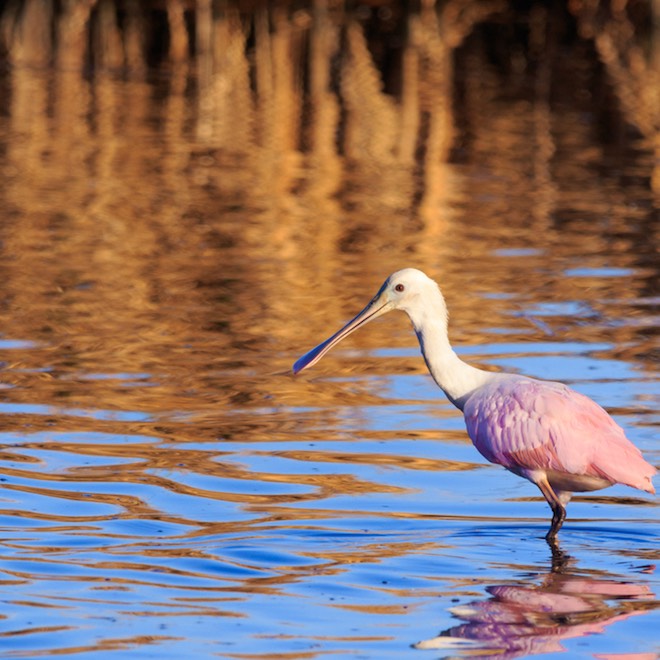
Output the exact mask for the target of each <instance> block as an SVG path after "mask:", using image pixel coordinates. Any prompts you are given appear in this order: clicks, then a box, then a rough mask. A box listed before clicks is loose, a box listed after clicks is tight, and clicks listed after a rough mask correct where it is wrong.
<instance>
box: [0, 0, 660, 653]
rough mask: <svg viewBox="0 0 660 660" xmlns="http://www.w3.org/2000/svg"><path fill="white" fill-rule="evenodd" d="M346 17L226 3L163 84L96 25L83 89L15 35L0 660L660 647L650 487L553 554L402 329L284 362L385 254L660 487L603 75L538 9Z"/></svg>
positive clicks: (635, 232) (4, 229)
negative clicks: (311, 358) (559, 389)
mask: <svg viewBox="0 0 660 660" xmlns="http://www.w3.org/2000/svg"><path fill="white" fill-rule="evenodd" d="M107 5H108V3H106V5H105V6H107ZM81 6H82V5H81ZM322 6H323V3H317V10H318V8H322ZM448 6H450V7H451V5H448ZM480 6H481V5H480ZM482 9H483V7H482ZM62 11H64V9H62ZM365 11H366V10H364V11H362V13H359V14H358V16H357V18H355V17H353V18H352V17H351V16H350V15H347V16H343V17H337V16H335V15H334V14H332V12H331V14H330V15H327V14H325V13H324V12H323V11H320V10H319V11H316V13H315V12H309V13H305V12H294V13H292V14H291V15H289V14H287V13H286V12H279V13H278V12H274V13H273V14H270V15H267V14H264V13H263V12H262V13H261V14H256V15H254V16H252V17H250V19H249V21H248V22H247V23H245V21H244V22H243V23H240V21H239V22H237V17H236V16H235V15H234V14H232V13H231V12H229V13H228V14H227V15H226V16H224V15H223V17H216V20H215V23H214V26H215V29H216V30H217V31H218V32H217V34H218V35H219V36H218V39H223V40H224V41H221V43H223V44H225V45H226V46H227V48H226V49H224V50H222V52H221V53H220V54H218V53H217V52H215V53H213V52H211V53H204V52H203V49H202V46H203V44H202V43H198V48H199V49H200V50H199V52H198V53H197V59H196V60H195V61H194V62H188V61H187V60H185V58H184V61H183V63H182V61H180V59H178V57H177V56H176V52H179V55H181V52H180V51H176V52H175V51H171V52H170V53H169V55H168V57H169V59H168V58H167V57H165V60H166V61H164V62H161V63H160V66H159V67H158V68H157V69H150V68H149V66H150V65H151V64H152V63H151V62H149V61H147V62H144V61H141V63H142V65H143V68H142V69H140V68H139V67H137V68H136V66H135V61H134V59H133V60H132V59H131V58H130V57H129V55H128V54H126V53H129V50H127V49H126V48H125V49H124V50H122V49H121V48H118V47H117V46H116V44H117V43H120V44H121V43H123V44H129V43H132V42H129V41H128V40H127V37H126V30H128V27H130V21H131V20H133V19H132V18H131V16H128V17H127V18H126V17H125V19H124V20H125V22H124V23H122V24H121V25H118V24H114V23H113V21H112V17H111V15H110V18H108V15H107V12H106V13H103V12H101V11H99V13H98V14H94V17H93V20H94V21H96V23H94V25H95V26H96V27H95V28H94V30H96V32H94V34H96V37H95V38H96V39H97V40H98V39H99V37H98V35H99V34H101V35H106V37H107V39H105V41H103V40H102V39H101V41H102V42H103V44H105V45H104V46H103V47H101V45H99V43H97V42H94V43H95V44H96V45H95V46H94V47H95V48H96V50H95V51H94V53H93V54H92V55H93V56H92V55H90V54H87V56H86V57H87V58H88V59H87V60H85V62H86V64H87V65H89V64H90V62H91V63H93V64H94V70H93V71H90V70H89V68H85V67H84V66H82V65H81V60H80V59H78V60H76V59H75V58H76V57H79V56H80V55H81V53H82V52H83V51H84V44H83V46H81V48H82V49H83V50H81V51H76V50H75V49H76V42H75V41H66V42H65V41H62V42H61V43H60V47H59V50H57V49H56V50H55V51H54V60H55V61H54V62H51V60H50V59H49V60H48V61H46V62H44V61H37V60H35V57H36V55H37V54H39V53H42V52H43V51H42V50H39V48H36V49H35V48H34V46H30V42H29V40H27V39H26V38H22V39H23V40H22V41H21V38H19V36H20V35H21V34H23V35H25V34H32V32H24V33H21V32H20V31H15V32H12V33H11V34H14V35H19V36H15V37H14V38H15V39H16V40H17V41H16V42H12V43H11V44H10V46H11V48H10V49H9V50H8V57H7V60H8V62H9V65H8V66H7V67H6V68H5V69H4V74H3V78H2V87H3V89H4V90H6V94H5V95H4V96H3V100H2V101H1V102H0V103H2V104H3V106H2V112H1V113H0V144H1V145H2V149H0V154H1V155H0V176H1V177H2V180H3V181H4V186H3V188H2V190H0V232H1V233H0V253H1V256H2V258H1V259H0V264H1V265H0V268H1V271H2V277H1V278H0V330H1V331H2V336H1V337H0V363H1V365H2V371H1V374H0V376H1V377H0V383H1V388H0V420H1V422H2V427H1V428H0V442H1V445H0V459H1V463H0V473H1V475H0V598H1V599H2V608H1V609H0V648H2V655H3V657H8V658H10V657H13V658H38V657H46V656H51V655H52V656H58V657H80V658H86V657H89V658H108V659H110V658H119V657H122V658H145V657H156V656H157V657H162V658H170V657H171V658H181V657H195V658H206V657H223V658H274V657H281V658H287V659H289V658H290V659H293V658H301V659H302V658H321V657H326V656H329V657H346V658H349V657H350V658H358V657H359V658H379V659H380V658H402V657H434V658H435V657H456V656H461V655H463V656H472V655H477V656H479V657H489V658H500V659H504V658H514V657H526V656H531V655H535V654H544V657H557V658H559V657H570V658H594V657H598V658H605V657H607V658H613V657H622V656H625V657H634V658H636V660H642V659H646V658H653V657H655V656H656V654H657V653H658V651H659V650H660V646H659V644H658V637H657V635H656V634H655V633H654V631H657V630H658V629H659V628H660V613H659V611H658V603H659V601H658V591H659V589H660V581H659V580H658V568H657V566H658V563H659V561H660V550H659V548H660V544H659V541H660V535H659V533H658V529H659V528H658V522H659V521H660V518H659V514H658V501H657V499H656V498H655V497H653V496H649V495H647V494H644V493H640V492H638V491H633V490H631V489H628V488H625V487H615V488H611V489H609V490H606V491H601V492H598V493H594V494H591V495H584V496H582V495H581V496H577V497H575V499H574V500H573V501H572V503H571V504H570V506H569V518H568V521H567V522H566V524H565V526H564V528H563V529H562V532H561V537H560V547H559V549H555V550H554V551H553V549H552V548H550V547H549V546H548V545H547V544H546V542H545V540H544V538H543V537H544V535H545V532H546V530H547V527H548V525H549V520H550V512H549V509H548V507H547V505H546V503H545V502H544V501H543V499H542V497H541V496H540V493H538V491H537V490H536V489H535V488H534V487H533V486H532V485H531V484H528V483H527V482H524V481H522V480H520V479H518V478H516V477H514V476H513V475H511V474H509V473H507V472H505V471H504V470H503V469H501V468H499V467H497V466H493V465H490V464H487V463H486V462H485V461H484V460H483V459H482V458H481V456H480V455H479V454H478V453H477V452H476V450H475V449H474V448H473V447H472V445H471V444H470V442H469V440H468V439H467V436H466V434H465V430H464V425H463V421H462V418H461V416H460V413H459V412H458V411H457V410H455V409H454V408H453V407H452V406H451V405H450V404H449V403H448V402H447V401H446V400H445V399H444V397H443V395H442V392H440V391H439V390H438V389H437V387H436V386H435V385H434V384H433V382H432V381H431V379H430V377H429V376H428V374H427V372H426V368H425V366H424V364H423V361H422V359H421V357H420V356H419V352H418V348H417V346H416V343H415V338H414V336H413V334H412V332H411V331H410V328H409V326H408V321H407V319H406V318H405V317H404V316H403V315H391V316H388V317H387V318H385V319H383V320H382V321H379V322H378V323H374V324H373V325H370V326H369V327H368V328H365V329H363V330H362V331H361V332H358V333H356V334H355V335H353V336H352V337H351V339H350V340H347V341H346V342H344V343H343V344H342V345H341V347H339V348H338V349H336V350H335V351H333V352H332V353H330V354H329V355H328V356H327V357H325V358H324V360H323V361H322V362H321V363H319V365H317V366H315V367H314V368H313V369H312V370H310V371H309V372H305V373H304V374H302V375H301V376H299V377H295V378H294V377H293V376H292V374H291V372H290V367H291V364H292V363H293V361H294V360H295V359H296V358H297V357H298V356H299V355H301V354H302V353H303V352H305V351H306V350H308V349H309V348H311V347H312V346H314V345H315V344H316V343H318V342H320V341H321V340H322V339H324V338H325V337H327V336H328V335H329V334H330V333H332V332H334V331H335V330H337V329H338V328H339V327H340V326H341V325H342V324H343V323H344V322H345V321H346V320H347V319H348V318H349V317H351V316H353V315H354V314H355V313H356V312H357V311H359V310H360V309H361V308H362V307H363V306H364V304H366V303H367V302H368V301H369V300H370V298H371V296H372V295H373V294H374V293H375V291H376V290H377V288H378V287H379V286H380V284H381V281H382V280H383V279H384V277H385V276H386V275H387V274H389V273H390V272H391V271H393V270H395V269H397V268H401V267H405V266H414V267H417V268H421V269H423V270H425V271H426V272H427V273H429V274H430V275H431V276H433V277H435V278H437V279H438V281H439V282H440V283H441V286H442V289H443V291H444V293H445V295H446V298H447V301H448V304H449V308H450V312H451V328H450V329H451V336H452V340H453V341H454V343H455V344H456V347H457V350H458V352H459V354H460V355H461V356H462V357H463V358H464V359H465V360H468V361H469V362H471V363H473V364H475V365H479V366H481V367H484V368H487V369H492V370H505V371H511V372H517V373H525V374H528V375H532V376H538V377H541V378H550V379H560V380H562V381H564V382H567V383H569V384H570V385H571V386H573V387H575V388H576V389H578V390H579V391H581V392H584V393H585V394H587V395H589V396H592V397H593V398H595V399H596V400H597V401H598V402H599V403H600V404H601V405H603V406H604V407H605V408H607V409H608V410H609V411H610V412H611V413H612V414H613V415H614V417H615V419H616V420H617V421H618V422H619V423H620V424H621V425H622V426H623V427H624V429H625V430H626V433H627V435H628V437H629V438H630V439H631V440H632V441H633V442H634V443H635V444H636V445H637V446H638V447H640V449H641V450H642V451H643V452H644V454H645V456H646V457H647V459H648V460H649V461H650V462H651V463H653V464H655V465H660V449H659V446H658V441H657V425H658V419H657V401H658V394H659V390H658V386H657V383H656V372H655V366H656V365H657V362H656V360H657V352H656V351H657V344H656V336H657V305H658V288H657V282H658V262H657V254H656V247H657V233H654V232H657V223H656V222H655V220H657V217H658V210H659V209H660V205H659V201H658V200H659V199H660V197H658V193H657V186H656V183H657V171H655V170H657V167H658V165H657V162H658V161H657V160H654V155H653V149H654V146H653V145H654V143H653V141H652V136H650V135H649V133H648V126H649V124H648V121H646V119H645V115H644V114H643V112H641V111H639V112H637V110H636V106H634V104H633V105H632V106H631V105H630V103H629V100H630V99H629V96H628V97H626V92H627V90H626V88H625V85H626V81H627V80H629V79H627V78H626V79H621V78H617V77H616V75H613V73H612V72H611V71H610V70H609V69H608V68H607V65H606V64H603V61H601V60H602V56H603V54H602V53H601V52H600V51H598V48H597V46H598V44H596V45H594V42H593V41H592V40H590V39H588V38H586V37H585V38H582V37H579V36H578V35H577V33H576V32H573V33H571V32H570V31H569V33H568V34H564V35H563V37H561V38H560V37H559V35H558V33H557V32H556V31H553V30H548V31H547V33H546V32H544V31H541V33H536V32H534V30H538V29H539V21H540V24H541V25H546V26H547V25H553V23H552V20H554V19H552V17H549V16H547V15H546V14H544V13H543V11H541V13H538V12H537V13H534V12H532V14H530V15H529V16H525V17H523V18H522V19H520V25H524V26H528V27H529V26H531V27H530V28H529V29H530V30H532V32H534V34H535V35H536V36H535V37H534V38H535V39H536V38H539V34H545V35H546V36H545V37H544V38H547V39H548V40H550V41H549V42H548V44H546V45H549V46H552V47H551V48H540V50H539V43H538V42H537V41H534V39H532V37H530V38H529V41H526V40H525V39H522V41H516V42H515V44H513V45H512V44H511V35H510V33H509V32H508V27H507V25H509V23H507V21H506V20H503V19H502V18H501V17H500V18H497V17H495V16H494V15H493V14H492V13H491V10H488V11H486V10H484V11H482V13H481V14H479V13H477V14H475V15H474V16H472V15H471V14H470V15H469V16H468V17H467V18H466V17H463V18H461V19H460V20H459V18H457V16H455V15H454V14H452V13H451V12H448V13H444V14H443V13H440V14H438V16H439V18H438V17H437V16H436V15H435V14H433V13H431V14H428V13H426V14H424V15H422V16H420V15H418V14H415V13H414V12H412V13H410V14H408V13H406V14H404V15H402V16H398V15H397V16H394V18H392V17H391V16H390V15H389V14H387V13H386V12H381V13H380V14H377V18H378V21H380V23H379V24H378V21H376V27H374V22H373V21H374V20H375V19H373V16H376V14H374V15H371V16H372V19H373V20H372V22H371V23H369V21H368V20H367V18H368V17H369V16H370V14H369V12H367V13H366V14H365ZM470 16H471V18H470ZM264 17H265V18H266V19H267V20H266V22H265V23H264ZM14 18H15V17H14ZM14 18H12V20H14ZM65 18H71V17H70V16H68V17H65ZM133 18H134V17H133ZM505 18H506V16H505ZM508 18H511V17H510V16H509V17H508ZM395 19H396V20H400V21H403V22H404V23H405V24H406V25H408V27H409V29H410V31H409V32H408V33H407V34H408V37H406V38H403V37H402V36H401V34H399V36H398V37H396V38H394V36H392V32H387V29H390V28H391V26H392V25H394V24H395V23H392V21H394V20H395ZM3 20H9V19H8V18H7V16H6V15H5V16H4V18H3ZM16 20H24V21H25V22H26V25H27V26H28V27H29V23H28V21H29V20H37V18H35V16H34V15H31V14H30V13H29V12H28V11H26V12H25V14H24V15H23V18H22V19H16ZM170 20H171V21H175V14H172V15H170ZM566 20H568V19H566ZM571 20H573V19H571ZM575 20H576V21H578V22H577V23H575V24H573V23H572V22H570V21H569V25H572V26H573V28H575V29H577V28H576V26H578V27H580V28H581V30H582V32H583V33H586V32H585V31H586V28H587V27H588V25H587V23H588V19H587V18H585V17H584V16H583V17H582V18H581V19H579V20H578V19H575ZM580 20H581V21H582V22H580ZM250 21H252V22H250ZM461 21H463V22H461ZM368 24H369V25H371V28H370V29H371V32H369V31H368V30H367V25H368ZM396 24H397V25H399V24H398V23H396ZM57 25H58V26H59V27H58V29H64V27H62V26H63V25H65V22H64V20H62V21H61V22H60V23H58V24H57ZM173 25H174V23H173ZM241 25H243V26H245V25H249V29H247V30H246V29H245V28H244V27H241ZM388 26H390V28H388ZM376 28H378V29H380V30H384V32H383V33H382V34H384V35H385V36H381V37H379V36H378V34H380V33H379V32H378V30H377V29H376ZM122 30H123V31H122ZM416 30H417V31H418V32H415V31H416ZM438 31H440V32H438ZM367 33H368V34H370V35H371V36H370V37H369V39H370V41H369V40H368V39H367V38H366V36H365V35H366V34H367ZM440 33H441V34H443V35H444V38H445V41H440V42H438V40H437V38H436V37H437V35H438V34H440ZM6 34H10V33H9V32H7V33H6ZM172 34H178V33H176V32H175V31H173V32H172ZM397 34H398V33H397ZM534 34H532V36H534ZM388 35H389V36H388ZM415 35H417V36H415ZM434 35H435V37H434ZM553 35H554V36H553ZM179 36H180V34H179ZM395 36H396V35H395ZM3 38H6V37H3ZM114 38H118V39H119V40H120V41H119V42H116V41H113V39H114ZM198 38H200V39H201V37H200V36H199V35H198ZM518 38H520V37H518ZM122 39H124V41H121V40H122ZM379 39H382V41H379ZM553 39H558V40H559V41H553ZM305 40H306V41H305ZM303 41H304V43H305V44H307V47H306V48H307V49H305V48H303V47H302V46H301V44H302V43H303ZM598 43H599V44H600V47H602V43H600V42H598ZM113 44H115V46H113ZM384 44H385V45H384ZM442 44H444V46H443V45H442ZM78 45H80V44H78ZM19 46H20V48H19ZM385 46H386V47H385ZM509 46H510V47H511V50H508V48H509ZM42 47H43V45H42ZM50 47H52V48H55V46H53V45H52V44H51V46H50ZM172 48H174V45H173V46H172ZM76 53H77V54H76ZM118 53H119V55H118V57H119V58H120V59H118V60H116V59H113V57H114V56H117V54H118ZM122 53H123V54H122ZM387 53H389V55H388V56H386V55H387ZM152 55H153V54H152ZM221 55H222V56H223V57H224V59H222V60H221V61H219V60H218V59H217V58H218V57H220V56H221ZM90 57H91V60H89V58H90ZM121 57H126V58H127V59H126V61H123V60H121ZM599 57H601V59H600V60H599ZM30 58H32V59H30ZM305 58H306V59H305ZM388 58H389V59H388ZM392 58H394V60H392ZM397 58H398V59H397ZM42 60H43V58H42ZM88 60H89V61H88ZM391 61H396V62H399V63H401V67H402V68H401V69H397V67H395V66H394V65H392V64H391ZM113 62H114V65H113ZM387 62H390V65H389V66H388V65H387ZM411 62H412V63H413V64H414V66H413V64H411ZM415 63H416V64H415ZM404 65H405V66H404ZM441 65H442V66H441ZM410 67H412V68H410ZM301 71H306V72H307V73H306V74H305V76H303V75H302V74H301ZM395 71H399V74H398V75H399V77H398V78H397V76H396V75H395V73H393V72H395ZM615 73H616V72H615ZM397 80H398V81H399V83H400V84H397V83H396V81H397ZM558 81H561V84H560V83H559V82H558ZM404 83H405V84H404ZM649 84H650V83H649ZM603 99H605V100H604V101H602V100H603ZM621 99H623V101H621ZM626 99H628V101H626ZM600 101H602V103H601V102H600ZM624 101H626V102H624ZM645 107H646V106H645ZM645 122H646V123H645ZM613 127H614V128H613ZM615 129H616V130H615ZM654 168H655V170H654ZM654 177H655V178H654ZM654 182H655V183H654ZM654 190H655V192H654ZM657 485H658V484H657V483H656V486H657Z"/></svg>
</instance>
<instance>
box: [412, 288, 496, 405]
mask: <svg viewBox="0 0 660 660" xmlns="http://www.w3.org/2000/svg"><path fill="white" fill-rule="evenodd" d="M409 316H410V320H411V321H412V324H413V327H414V328H415V333H416V334H417V339H419V345H420V347H421V349H422V355H423V356H424V360H425V361H426V366H427V367H428V369H429V371H430V372H431V376H433V380H435V382H436V383H437V384H438V385H439V386H440V388H441V389H442V391H443V392H444V393H445V394H446V395H447V398H448V399H449V400H450V401H451V402H452V403H453V404H454V405H455V406H456V407H457V408H458V409H459V410H463V406H464V405H465V402H466V401H467V399H468V398H469V396H470V394H472V392H474V390H476V389H477V388H478V387H480V386H481V385H483V384H484V383H486V382H488V381H489V380H491V379H492V378H495V377H496V374H493V373H490V372H488V371H484V370H483V369H477V368H476V367H473V366H471V365H469V364H467V363H466V362H463V360H461V359H460V358H459V357H458V355H456V353H455V352H454V350H453V348H452V347H451V344H450V343H449V336H448V333H447V312H446V308H445V306H444V301H441V304H438V305H437V306H436V307H435V308H434V307H433V306H431V307H429V308H426V309H425V310H422V311H421V312H420V313H418V314H409Z"/></svg>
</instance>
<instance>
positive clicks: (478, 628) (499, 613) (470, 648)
mask: <svg viewBox="0 0 660 660" xmlns="http://www.w3.org/2000/svg"><path fill="white" fill-rule="evenodd" d="M549 545H550V550H551V552H552V563H551V569H550V571H549V572H548V573H547V574H538V575H536V576H534V582H535V584H527V585H524V584H520V583H517V584H499V585H492V586H490V587H488V588H487V589H486V591H488V593H489V594H490V597H489V598H487V599H485V600H477V601H473V602H471V603H468V604H466V605H460V606H458V607H454V608H451V610H450V611H451V613H452V614H453V615H454V616H455V617H457V618H458V619H461V620H462V621H464V623H462V624H461V625H458V626H453V627H452V628H449V629H448V630H445V631H443V632H442V633H440V635H438V636H437V637H434V638H432V639H428V640H424V641H421V642H419V643H417V644H415V648H418V649H445V650H450V649H452V650H454V651H459V650H462V651H463V652H464V653H465V654H466V655H473V654H475V653H476V654H478V655H479V657H481V658H497V659H498V660H506V659H508V658H518V657H521V656H525V655H536V654H540V653H550V652H560V651H565V650H566V649H565V648H564V647H563V646H562V643H561V642H562V640H565V639H571V638H575V637H584V636H585V635H591V634H594V633H602V632H603V631H604V630H605V628H607V626H609V625H611V624H612V623H615V622H617V621H622V620H624V619H627V618H629V617H631V616H634V615H636V614H642V613H643V612H644V611H646V610H648V609H650V608H652V607H654V605H655V599H654V594H653V592H652V591H651V589H650V588H649V587H648V586H647V585H646V584H634V583H631V582H627V581H625V580H623V579H616V578H614V577H609V578H608V576H606V575H605V576H602V577H601V576H598V577H592V576H589V575H585V574H584V572H581V571H578V570H576V569H575V560H574V559H572V558H571V557H570V556H568V555H567V554H565V553H564V552H563V551H562V550H561V549H560V548H559V546H558V545H557V544H556V543H554V544H553V543H550V544H549ZM654 568H655V567H654V566H649V567H648V570H649V571H652V570H654ZM537 582H538V583H537ZM603 657H605V656H603ZM619 657H622V656H619ZM625 657H627V658H634V659H635V660H647V658H648V660H652V659H655V658H656V655H655V654H654V653H633V654H632V655H630V654H629V655H626V656H625Z"/></svg>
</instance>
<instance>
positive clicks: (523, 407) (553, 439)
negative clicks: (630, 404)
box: [463, 375, 656, 493]
mask: <svg viewBox="0 0 660 660" xmlns="http://www.w3.org/2000/svg"><path fill="white" fill-rule="evenodd" d="M463 412H464V414H465V424H466V426H467V431H468V434H469V436H470V438H471V439H472V442H473V443H474V445H475V447H476V448H477V449H478V450H479V452H480V453H481V454H482V455H483V456H485V458H487V459H488V460H489V461H491V462H492V463H498V464H500V465H503V466H504V467H506V468H508V469H513V470H514V471H515V470H516V469H523V470H524V469H529V470H538V469H545V470H556V471H559V472H563V473H569V474H574V475H586V476H590V477H601V478H604V479H607V480H608V481H611V482H613V483H622V484H626V485H627V486H632V487H634V488H640V489H641V490H645V491H648V492H649V493H653V492H655V491H654V490H653V484H652V483H651V477H652V476H653V475H654V474H655V472H656V470H655V468H654V467H653V466H651V465H649V464H648V463H647V462H646V461H645V460H644V458H642V455H641V452H640V451H639V449H637V447H635V445H633V444H632V443H631V442H630V441H629V440H628V439H627V438H626V436H625V435H624V433H623V430H622V429H621V427H620V426H618V424H617V423H616V422H615V421H614V420H613V419H612V418H611V417H610V416H609V415H608V414H607V412H605V410H603V408H601V407H600V406H599V405H598V404H597V403H595V402H594V401H592V400H591V399H590V398H588V397H586V396H584V395H583V394H579V393H578V392H575V391H574V390H571V389H570V388H569V387H567V386H566V385H563V384H562V383H554V382H549V381H540V380H534V379H533V378H525V377H524V376H508V375H507V376H502V377H499V378H495V379H494V380H492V381H491V382H490V383H487V384H486V385H484V386H483V387H482V388H480V389H479V390H478V391H477V392H475V393H474V394H473V395H472V396H471V397H470V398H469V399H468V400H467V402H466V404H465V407H464V410H463Z"/></svg>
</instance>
